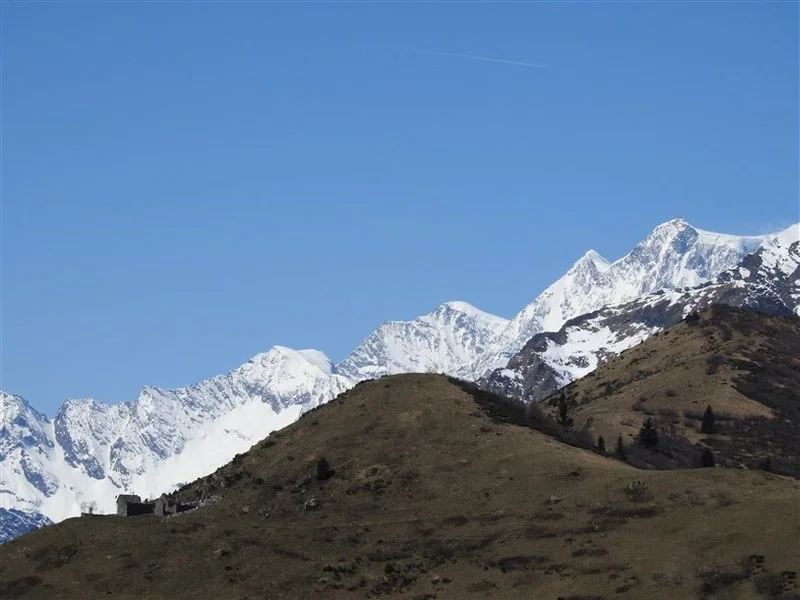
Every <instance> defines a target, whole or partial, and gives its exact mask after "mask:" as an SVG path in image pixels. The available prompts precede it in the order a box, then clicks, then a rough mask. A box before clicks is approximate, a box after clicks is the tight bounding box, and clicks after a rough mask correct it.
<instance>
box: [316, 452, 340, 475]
mask: <svg viewBox="0 0 800 600" xmlns="http://www.w3.org/2000/svg"><path fill="white" fill-rule="evenodd" d="M334 475H336V471H334V470H333V469H332V468H331V465H330V464H329V463H328V460H327V459H326V458H325V457H323V458H320V459H319V461H318V462H317V479H318V480H320V481H325V480H326V479H330V478H331V477H333V476H334Z"/></svg>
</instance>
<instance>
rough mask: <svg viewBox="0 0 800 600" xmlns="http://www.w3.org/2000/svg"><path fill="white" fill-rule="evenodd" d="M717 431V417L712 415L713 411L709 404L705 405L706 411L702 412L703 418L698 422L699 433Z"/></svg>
mask: <svg viewBox="0 0 800 600" xmlns="http://www.w3.org/2000/svg"><path fill="white" fill-rule="evenodd" d="M716 431H717V418H716V417H715V416H714V411H713V410H712V408H711V405H710V404H709V405H708V406H707V407H706V412H704V413H703V420H702V421H701V422H700V433H716Z"/></svg>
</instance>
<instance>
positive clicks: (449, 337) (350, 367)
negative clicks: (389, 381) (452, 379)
mask: <svg viewBox="0 0 800 600" xmlns="http://www.w3.org/2000/svg"><path fill="white" fill-rule="evenodd" d="M507 324H508V321H507V320H506V319H503V318H501V317H497V316H495V315H490V314H489V313H485V312H483V311H481V310H479V309H477V308H475V307H474V306H472V305H471V304H467V303H466V302H446V303H444V304H441V305H439V306H438V307H437V308H436V309H434V310H433V311H432V312H430V313H428V314H426V315H422V316H421V317H417V318H416V319H413V320H411V321H388V322H385V323H383V324H382V325H381V326H380V327H378V328H377V329H375V330H374V331H373V332H372V333H371V334H370V335H369V336H367V337H366V338H365V339H364V340H363V341H362V342H361V343H360V344H359V345H358V347H357V348H356V349H355V350H354V351H353V352H352V353H351V354H350V355H349V356H348V357H347V358H345V360H343V361H342V362H341V363H339V364H338V365H337V366H336V369H335V372H336V373H338V374H340V375H343V376H345V377H347V378H348V379H351V380H353V381H362V380H364V379H374V378H377V377H381V376H383V375H391V374H394V373H424V372H429V373H448V374H450V375H454V376H457V377H466V376H468V375H469V374H470V372H471V368H472V364H473V363H474V362H475V360H477V357H478V356H479V355H480V354H482V353H483V352H485V351H486V349H487V348H488V347H489V345H490V344H491V343H493V341H494V340H495V338H496V337H497V334H498V333H499V332H500V331H501V330H502V329H503V328H505V327H506V325H507Z"/></svg>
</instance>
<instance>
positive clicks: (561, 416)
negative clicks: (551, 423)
mask: <svg viewBox="0 0 800 600" xmlns="http://www.w3.org/2000/svg"><path fill="white" fill-rule="evenodd" d="M556 422H557V423H558V424H559V425H561V426H562V427H563V428H564V429H566V430H570V429H572V425H573V420H572V417H570V416H569V405H568V404H567V397H566V396H565V395H564V392H561V396H559V398H558V417H557V418H556Z"/></svg>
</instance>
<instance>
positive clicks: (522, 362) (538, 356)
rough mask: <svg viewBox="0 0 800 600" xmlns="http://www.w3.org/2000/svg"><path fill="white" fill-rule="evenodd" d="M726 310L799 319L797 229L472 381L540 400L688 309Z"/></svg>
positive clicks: (571, 325) (535, 342)
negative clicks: (711, 273)
mask: <svg viewBox="0 0 800 600" xmlns="http://www.w3.org/2000/svg"><path fill="white" fill-rule="evenodd" d="M712 304H729V305H732V306H737V307H740V308H750V309H754V310H758V311H759V312H763V313H768V314H774V315H783V316H789V315H800V225H793V226H792V227H789V228H788V229H786V230H785V231H782V232H780V233H778V234H775V235H772V236H768V237H767V238H766V239H765V240H764V241H763V243H762V245H761V246H760V247H759V248H757V249H756V251H755V252H753V253H752V254H749V255H747V256H745V257H744V259H743V260H742V261H740V263H739V265H738V266H735V267H733V268H731V269H728V270H725V271H723V272H722V273H720V274H719V275H717V276H716V277H715V278H713V279H712V280H710V281H708V282H706V283H703V284H700V285H697V286H694V287H689V288H682V289H669V288H668V289H661V290H659V291H657V292H654V293H651V294H647V295H644V296H641V297H639V298H636V299H634V300H631V301H629V302H624V303H621V304H616V305H610V306H605V307H603V308H601V309H600V310H597V311H593V312H589V313H586V314H584V315H581V316H579V317H576V318H574V319H571V320H569V321H567V322H566V323H565V324H564V325H563V326H562V327H561V328H559V329H558V330H556V331H552V332H542V333H538V334H536V335H534V336H533V337H532V338H531V339H529V340H528V341H527V343H526V344H525V346H524V347H523V348H522V349H521V350H520V351H519V352H517V353H516V354H515V355H514V356H512V357H511V359H510V360H509V361H508V364H507V365H506V366H505V367H503V368H499V369H495V370H494V371H492V372H491V373H490V374H488V375H487V376H485V377H484V378H482V379H481V380H480V381H479V383H480V385H481V386H482V387H484V388H486V389H489V390H491V391H494V392H497V393H500V394H503V395H506V396H511V397H515V398H519V399H522V400H526V401H531V400H533V401H536V400H541V399H544V398H545V397H546V396H548V395H550V394H551V393H552V392H554V391H556V390H557V389H559V388H561V387H563V386H565V385H567V384H569V383H571V382H572V381H575V380H576V379H579V378H581V377H584V376H585V375H588V374H589V373H591V372H592V371H593V370H594V369H596V368H597V367H598V366H599V365H600V364H602V363H603V362H605V361H606V360H608V359H610V358H612V357H613V356H615V355H617V354H619V353H620V352H622V351H624V350H627V349H628V348H631V347H633V346H635V345H636V344H638V343H640V342H642V341H644V340H645V339H647V338H648V337H650V336H651V335H653V334H654V333H657V332H659V331H663V330H664V329H667V328H669V327H671V326H673V325H676V324H677V323H678V322H680V321H681V320H682V319H684V318H685V317H686V316H687V315H688V314H689V313H691V312H693V311H698V310H703V309H705V308H707V307H708V306H710V305H712Z"/></svg>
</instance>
